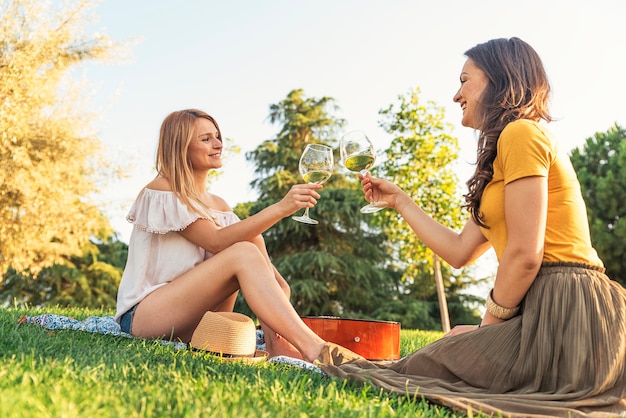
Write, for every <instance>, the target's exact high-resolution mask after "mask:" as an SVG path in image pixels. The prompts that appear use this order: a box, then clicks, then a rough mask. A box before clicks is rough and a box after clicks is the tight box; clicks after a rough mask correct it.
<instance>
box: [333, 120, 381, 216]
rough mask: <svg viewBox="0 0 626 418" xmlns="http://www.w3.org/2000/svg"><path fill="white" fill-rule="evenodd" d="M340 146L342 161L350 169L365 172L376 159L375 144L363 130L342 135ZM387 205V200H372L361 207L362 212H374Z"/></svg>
mask: <svg viewBox="0 0 626 418" xmlns="http://www.w3.org/2000/svg"><path fill="white" fill-rule="evenodd" d="M339 148H340V152H341V161H343V165H345V166H346V168H347V169H348V170H350V171H354V172H360V173H362V174H365V173H367V171H368V170H369V169H370V168H371V167H372V166H373V165H374V161H376V151H375V150H374V145H373V144H372V142H371V141H370V139H369V138H368V137H367V135H366V134H365V132H363V131H352V132H348V133H347V134H345V135H344V136H342V137H341V142H340V144H339ZM386 207H387V203H386V202H370V203H369V204H367V205H365V206H363V207H362V208H361V212H363V213H373V212H378V211H379V210H381V209H384V208H386Z"/></svg>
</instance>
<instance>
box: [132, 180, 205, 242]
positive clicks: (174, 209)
mask: <svg viewBox="0 0 626 418" xmlns="http://www.w3.org/2000/svg"><path fill="white" fill-rule="evenodd" d="M200 218H202V219H206V218H205V217H203V216H200V215H199V214H197V213H195V212H192V211H190V210H189V208H188V207H187V205H185V204H184V203H182V202H181V201H180V200H178V198H177V197H176V195H175V194H174V193H172V192H168V191H160V190H152V189H144V190H143V191H142V192H141V195H140V196H139V197H138V198H137V200H136V201H135V203H134V204H133V206H132V207H131V209H130V212H129V213H128V215H127V216H126V220H127V221H128V222H130V223H133V224H135V226H136V227H137V228H139V229H141V230H142V231H146V232H150V233H154V234H167V233H168V232H171V231H182V230H183V229H185V228H187V227H188V226H189V225H191V224H192V223H193V222H195V221H196V220H198V219H200Z"/></svg>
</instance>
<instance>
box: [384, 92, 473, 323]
mask: <svg viewBox="0 0 626 418" xmlns="http://www.w3.org/2000/svg"><path fill="white" fill-rule="evenodd" d="M419 99H420V90H419V88H414V89H412V90H410V91H408V92H407V93H405V94H403V95H399V96H398V101H399V103H397V104H392V105H390V106H388V107H387V108H386V109H383V110H381V111H380V114H381V116H382V120H381V121H380V126H381V127H382V128H383V129H385V130H386V131H387V132H388V133H389V134H390V135H392V137H393V139H392V141H391V144H390V145H389V147H388V148H387V149H386V150H385V156H386V159H385V160H384V161H383V162H382V163H381V164H380V165H379V166H378V167H377V168H376V171H375V173H376V174H377V175H380V176H383V177H385V178H387V179H388V180H390V181H392V182H394V183H396V184H397V185H398V186H400V187H401V188H402V189H403V190H404V191H405V192H407V193H408V194H409V195H411V196H412V197H413V199H414V200H415V201H416V202H417V204H418V205H420V206H421V207H422V209H424V211H425V212H426V213H428V214H429V215H430V216H431V217H432V218H434V219H435V220H437V221H439V222H440V223H442V224H443V225H445V226H448V227H450V228H452V229H460V228H461V227H462V225H463V224H464V222H465V220H466V215H465V214H464V213H463V211H462V208H461V201H462V199H461V196H460V194H459V193H458V191H457V184H458V178H457V176H456V174H455V173H454V166H453V164H454V163H455V162H456V160H457V157H458V143H457V139H456V138H455V137H453V136H451V135H450V134H449V132H450V131H451V130H452V127H451V125H450V124H447V123H445V122H444V111H443V108H441V107H438V106H436V104H435V103H433V102H428V103H427V104H421V103H420V100H419ZM376 225H377V226H378V227H379V228H381V229H382V230H383V231H384V233H385V235H386V236H387V237H388V239H389V241H390V242H392V243H393V244H392V245H390V246H389V252H390V257H391V258H392V260H393V262H394V263H396V265H397V266H398V268H399V269H402V270H403V271H404V274H403V276H402V282H403V286H404V290H405V292H406V293H405V295H403V298H402V299H401V300H399V301H396V302H395V305H397V311H395V312H396V315H397V316H398V317H399V318H401V320H402V322H403V323H407V324H410V325H411V326H415V327H420V328H423V329H428V328H433V329H440V325H439V324H440V319H439V317H440V315H439V312H438V309H437V308H438V300H437V298H436V292H437V290H436V285H435V279H434V264H433V253H432V251H430V250H429V249H428V248H427V247H426V246H425V245H424V244H423V243H422V242H421V241H420V240H419V239H418V238H417V236H416V235H415V233H414V232H413V231H412V230H411V228H410V227H409V226H408V225H407V224H406V223H405V222H404V221H403V219H402V217H401V216H400V215H399V214H398V213H397V212H394V211H383V212H380V213H379V214H378V215H377V217H376ZM441 268H442V276H443V278H444V287H445V289H446V297H447V298H448V300H450V301H453V300H455V298H456V299H457V300H459V299H458V298H459V297H460V296H459V295H458V293H459V292H461V291H463V290H464V289H466V288H467V287H468V286H470V285H472V284H476V283H477V282H478V281H479V280H478V279H476V278H473V276H472V274H473V273H474V269H472V268H469V269H465V270H461V271H458V272H453V271H452V269H451V268H450V267H449V266H448V265H447V264H445V263H442V264H441ZM403 305H405V306H403ZM433 307H435V308H436V309H434V310H433V309H432V308H433ZM457 308H458V306H457ZM386 309H387V310H388V311H389V310H390V309H391V308H390V307H387V308H386ZM425 313H428V315H425ZM450 313H451V315H450V317H451V322H452V323H459V322H458V320H459V319H461V318H462V319H467V320H468V322H466V323H476V322H478V321H479V319H480V316H479V315H478V314H477V313H475V312H474V311H473V310H472V309H471V307H469V306H467V307H466V308H465V309H456V308H455V310H454V311H452V309H450ZM388 314H389V315H392V312H391V311H389V313H388ZM417 318H422V320H421V321H418V320H417ZM435 324H437V325H436V326H435Z"/></svg>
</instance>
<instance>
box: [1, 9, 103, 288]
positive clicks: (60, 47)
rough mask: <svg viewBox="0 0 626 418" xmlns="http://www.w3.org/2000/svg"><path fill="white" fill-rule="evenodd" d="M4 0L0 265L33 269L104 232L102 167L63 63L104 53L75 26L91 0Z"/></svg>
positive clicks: (58, 260)
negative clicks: (63, 2) (98, 199)
mask: <svg viewBox="0 0 626 418" xmlns="http://www.w3.org/2000/svg"><path fill="white" fill-rule="evenodd" d="M53 7H58V5H56V4H55V6H52V5H51V4H50V3H49V2H40V1H38V0H14V1H9V2H5V3H3V4H2V6H0V17H1V18H0V79H1V80H2V83H0V164H1V167H0V273H5V272H7V271H8V270H9V268H10V269H12V271H14V272H15V273H17V274H21V273H25V274H27V275H28V274H32V275H34V276H37V275H38V274H39V273H40V272H41V271H42V269H44V268H47V267H50V266H52V265H54V264H60V265H64V264H66V263H67V260H68V258H69V257H73V256H78V257H80V256H81V255H82V253H83V251H85V250H86V249H88V248H89V246H90V245H92V244H91V243H90V239H91V238H99V239H106V237H108V236H110V235H111V233H112V229H111V227H110V225H109V222H108V220H107V219H106V218H105V217H104V215H103V214H102V213H101V211H100V210H99V209H98V207H96V205H95V204H93V203H92V200H91V197H92V195H93V193H94V192H96V187H95V182H96V179H97V176H98V175H101V174H102V173H103V172H104V171H105V169H106V162H105V161H103V160H102V159H101V154H102V153H101V149H100V143H99V141H98V140H97V138H96V137H95V135H94V134H93V132H92V129H91V127H90V123H91V121H92V120H93V118H94V114H91V113H88V112H86V111H85V108H86V106H84V105H83V100H82V99H83V96H82V95H81V83H80V82H79V81H76V80H74V79H72V78H71V74H70V70H71V69H72V68H74V67H76V66H77V65H78V64H80V63H83V62H85V61H88V60H94V59H105V58H109V57H110V56H111V55H110V52H111V51H113V47H114V45H113V44H112V43H111V42H110V40H109V39H108V38H107V37H105V36H103V35H94V34H85V33H84V31H83V29H84V26H85V24H86V23H87V22H89V21H90V19H91V16H90V15H89V11H90V8H91V7H92V5H91V4H90V2H89V1H87V0H81V1H78V2H75V3H73V4H69V6H67V8H66V9H64V10H57V9H56V8H53Z"/></svg>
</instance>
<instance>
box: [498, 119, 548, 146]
mask: <svg viewBox="0 0 626 418" xmlns="http://www.w3.org/2000/svg"><path fill="white" fill-rule="evenodd" d="M527 143H541V144H543V145H544V146H547V147H550V148H552V147H554V146H555V145H556V144H557V141H556V140H555V138H554V136H553V135H552V133H551V132H550V131H549V130H548V128H547V127H546V126H544V125H542V124H541V123H540V122H537V121H533V120H529V119H518V120H515V121H513V122H510V123H509V124H507V125H506V126H505V127H504V129H503V130H502V133H501V134H500V138H499V140H498V147H499V148H500V147H503V146H514V144H516V145H518V146H521V145H522V144H527ZM505 144H506V145H505Z"/></svg>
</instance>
